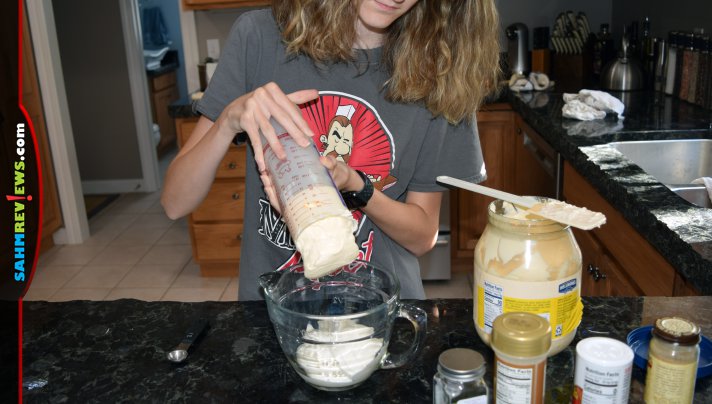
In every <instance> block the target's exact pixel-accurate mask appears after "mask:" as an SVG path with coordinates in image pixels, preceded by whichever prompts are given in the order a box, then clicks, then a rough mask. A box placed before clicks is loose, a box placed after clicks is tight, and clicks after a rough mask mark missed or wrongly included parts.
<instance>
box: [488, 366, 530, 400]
mask: <svg viewBox="0 0 712 404" xmlns="http://www.w3.org/2000/svg"><path fill="white" fill-rule="evenodd" d="M496 377H497V391H496V395H497V402H498V403H530V402H531V400H532V387H533V386H532V384H533V381H534V369H532V368H529V369H522V368H515V367H511V366H507V365H505V364H504V363H502V362H497V375H496Z"/></svg>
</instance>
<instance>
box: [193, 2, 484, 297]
mask: <svg viewBox="0 0 712 404" xmlns="http://www.w3.org/2000/svg"><path fill="white" fill-rule="evenodd" d="M379 61H380V49H373V50H369V51H359V55H358V60H357V62H355V63H337V64H333V65H329V66H323V65H316V64H314V63H313V62H312V61H311V59H309V58H307V57H305V56H301V55H300V56H288V55H286V53H285V47H284V45H283V43H282V41H281V37H280V34H279V31H278V27H277V25H276V23H275V21H274V18H273V16H272V13H271V11H270V10H269V9H265V10H258V11H251V12H247V13H245V14H243V15H241V16H240V17H239V18H238V19H237V21H236V22H235V24H234V26H233V27H232V30H231V32H230V36H229V38H228V40H227V43H226V44H225V47H224V49H223V52H222V54H221V56H220V61H219V63H218V66H217V69H216V71H215V73H214V75H213V77H212V79H211V81H210V84H209V86H208V88H207V89H206V91H205V94H204V96H203V98H202V99H201V100H200V102H198V104H197V107H196V109H197V111H198V112H200V113H201V114H203V115H204V116H205V117H207V118H208V119H210V120H212V121H215V120H216V119H217V117H218V116H219V115H220V113H221V112H222V110H223V108H225V106H227V104H228V103H230V102H231V101H233V100H234V99H235V98H237V97H240V96H241V95H243V94H245V93H247V92H250V91H253V90H254V89H256V88H257V87H260V86H262V85H265V84H267V83H269V82H271V81H274V82H275V83H277V84H278V85H279V86H280V88H281V89H282V90H283V91H284V92H285V93H286V94H289V93H291V92H294V91H297V90H304V89H317V90H319V93H320V97H319V99H318V100H317V101H316V102H313V103H309V104H308V105H306V106H303V107H302V114H303V116H304V117H305V119H306V120H307V122H308V123H309V124H310V125H311V128H312V130H313V131H314V133H315V138H314V142H315V143H316V145H317V148H318V149H319V151H320V152H321V153H322V154H331V155H333V156H334V157H336V158H337V159H340V160H342V161H344V162H346V163H347V164H349V165H350V166H351V167H353V168H354V169H358V170H361V171H363V172H364V173H366V174H367V175H368V176H369V177H370V178H371V179H372V180H373V184H374V187H375V188H376V189H379V190H381V191H383V193H385V194H386V195H387V196H388V197H390V198H392V199H394V200H397V201H401V202H404V201H405V198H406V194H407V192H408V191H417V192H439V191H443V190H444V188H443V187H441V186H439V185H437V184H436V182H435V177H436V176H438V175H449V176H453V177H457V178H462V179H465V180H468V181H473V182H479V181H482V180H483V179H484V176H485V173H484V163H483V160H482V152H481V149H480V143H479V137H478V135H477V128H476V125H474V124H473V125H471V124H467V123H464V122H463V123H461V124H459V125H456V126H454V125H451V124H448V122H447V121H446V120H445V119H444V118H442V117H438V118H434V117H433V115H432V114H431V113H430V112H429V111H428V110H427V109H426V108H425V107H423V106H422V105H417V104H396V103H392V102H388V101H386V100H385V99H384V94H383V84H384V82H385V80H386V79H387V77H388V76H387V74H386V72H385V71H384V69H382V68H381V67H380V65H379ZM344 140H346V141H344ZM247 156H248V157H247V160H248V161H247V178H246V190H245V215H244V226H243V236H242V249H241V257H240V287H239V292H238V293H239V294H238V298H239V299H240V300H257V299H261V298H262V296H261V294H260V293H259V285H258V281H257V278H258V277H259V275H261V274H263V273H265V272H269V271H273V270H280V269H285V268H287V267H288V266H290V265H292V264H296V263H298V262H299V260H300V258H299V253H298V252H297V251H296V250H295V247H294V243H293V241H292V239H291V237H290V236H289V232H288V230H287V228H286V226H285V224H284V222H282V221H281V220H280V217H279V215H278V214H277V213H276V211H274V210H273V209H272V207H271V206H270V204H269V202H268V200H267V198H266V196H265V193H264V190H263V187H262V182H261V181H260V178H259V175H258V172H257V169H256V165H255V162H254V157H253V153H252V150H251V149H249V144H248V153H247ZM354 218H355V219H357V220H358V230H357V231H356V241H357V244H358V246H359V249H360V253H359V257H358V258H359V259H363V260H366V261H370V262H371V263H372V264H374V265H375V266H378V267H381V268H387V269H391V270H393V271H395V273H396V274H397V275H398V277H399V279H400V283H401V297H402V298H410V299H424V298H425V293H424V290H423V285H422V281H421V278H420V268H419V266H418V260H417V258H416V257H415V256H414V255H413V254H412V253H410V252H409V251H408V250H406V249H405V248H403V247H402V246H400V245H399V244H397V243H396V242H395V241H393V240H392V239H391V238H390V237H388V236H387V235H386V234H384V233H383V232H382V231H381V230H380V229H379V228H378V227H376V226H375V225H374V224H373V223H372V222H371V221H370V220H369V218H368V217H367V216H365V215H364V214H363V213H362V212H361V211H359V210H356V211H354Z"/></svg>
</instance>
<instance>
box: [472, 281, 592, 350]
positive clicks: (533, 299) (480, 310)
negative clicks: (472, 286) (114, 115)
mask: <svg viewBox="0 0 712 404" xmlns="http://www.w3.org/2000/svg"><path fill="white" fill-rule="evenodd" d="M475 282H476V283H477V286H476V292H477V295H476V299H477V302H478V304H477V313H476V316H477V324H478V326H479V327H480V328H483V329H484V330H485V332H486V333H487V334H489V333H491V332H492V323H493V322H494V319H495V318H497V316H499V315H500V314H503V313H510V312H515V311H523V312H528V313H534V314H537V315H539V316H541V317H543V318H545V319H546V320H547V321H549V323H550V324H551V328H552V330H551V331H552V335H551V337H552V339H553V340H556V339H558V338H561V337H562V336H564V335H567V334H568V333H570V332H572V331H573V330H574V329H575V328H576V327H577V326H578V323H579V321H578V320H580V312H579V310H580V309H581V308H580V306H579V305H577V303H578V302H579V292H578V287H577V286H574V288H570V287H569V286H566V287H562V285H571V284H573V285H579V284H580V274H577V275H573V276H570V277H566V278H563V279H559V280H555V281H545V282H536V286H535V287H533V285H534V283H528V282H521V281H513V280H510V279H506V278H502V277H498V276H496V275H493V274H489V273H482V274H479V276H476V279H475Z"/></svg>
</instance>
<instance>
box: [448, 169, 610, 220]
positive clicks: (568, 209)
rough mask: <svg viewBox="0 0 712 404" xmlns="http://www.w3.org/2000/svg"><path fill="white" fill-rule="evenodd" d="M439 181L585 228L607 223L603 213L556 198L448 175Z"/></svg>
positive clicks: (547, 217)
mask: <svg viewBox="0 0 712 404" xmlns="http://www.w3.org/2000/svg"><path fill="white" fill-rule="evenodd" d="M437 181H438V182H441V183H443V184H447V185H452V186H454V187H457V188H462V189H465V190H467V191H472V192H476V193H478V194H482V195H487V196H491V197H492V198H496V199H501V200H503V201H506V202H510V203H513V204H515V205H518V206H522V207H524V208H526V209H527V210H528V211H529V212H531V213H533V214H535V215H538V216H541V217H544V218H546V219H550V220H553V221H555V222H559V223H563V224H566V225H569V226H573V227H576V228H579V229H583V230H591V229H593V228H596V227H599V226H601V225H602V224H604V223H606V217H605V216H604V215H603V213H600V212H593V211H590V210H588V209H586V208H580V207H578V206H574V205H570V204H568V203H565V202H561V201H557V200H555V199H552V200H549V201H546V202H538V201H536V200H533V199H529V198H524V197H521V196H519V195H514V194H510V193H508V192H504V191H500V190H498V189H494V188H489V187H485V186H482V185H479V184H473V183H471V182H467V181H463V180H459V179H457V178H452V177H448V176H446V175H440V176H438V177H437Z"/></svg>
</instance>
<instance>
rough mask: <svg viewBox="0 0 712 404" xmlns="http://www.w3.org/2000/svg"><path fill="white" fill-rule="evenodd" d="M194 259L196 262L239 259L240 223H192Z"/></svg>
mask: <svg viewBox="0 0 712 404" xmlns="http://www.w3.org/2000/svg"><path fill="white" fill-rule="evenodd" d="M193 236H194V239H193V241H194V246H195V251H193V254H194V255H195V259H196V261H198V262H201V261H204V260H208V261H237V260H239V259H240V244H241V238H242V223H229V224H194V225H193Z"/></svg>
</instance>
